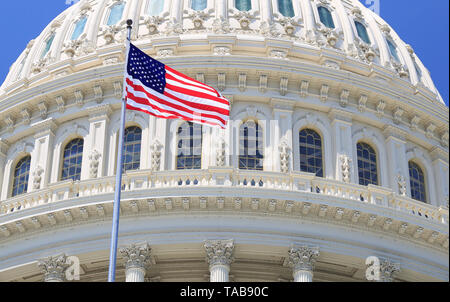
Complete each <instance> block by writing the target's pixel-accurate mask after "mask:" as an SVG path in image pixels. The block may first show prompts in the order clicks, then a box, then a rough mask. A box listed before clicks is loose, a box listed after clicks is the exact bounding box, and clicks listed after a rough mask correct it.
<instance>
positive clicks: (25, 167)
mask: <svg viewBox="0 0 450 302" xmlns="http://www.w3.org/2000/svg"><path fill="white" fill-rule="evenodd" d="M30 163H31V156H29V155H28V156H25V157H24V158H22V159H21V160H19V162H18V163H17V165H16V167H15V169H14V181H13V188H12V194H11V195H12V197H14V196H17V195H20V194H24V193H26V192H27V190H28V179H29V176H30Z"/></svg>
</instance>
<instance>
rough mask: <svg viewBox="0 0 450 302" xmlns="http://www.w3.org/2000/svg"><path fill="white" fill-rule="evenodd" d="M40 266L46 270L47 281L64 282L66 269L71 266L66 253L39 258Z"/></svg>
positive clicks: (45, 277)
mask: <svg viewBox="0 0 450 302" xmlns="http://www.w3.org/2000/svg"><path fill="white" fill-rule="evenodd" d="M38 266H39V267H40V268H41V269H42V270H43V271H44V280H45V282H62V281H64V279H65V271H66V269H67V268H68V267H69V266H70V265H69V264H68V263H67V256H66V255H65V254H62V255H59V256H55V257H48V258H45V259H42V260H39V262H38Z"/></svg>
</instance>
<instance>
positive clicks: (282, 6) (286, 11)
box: [277, 0, 295, 18]
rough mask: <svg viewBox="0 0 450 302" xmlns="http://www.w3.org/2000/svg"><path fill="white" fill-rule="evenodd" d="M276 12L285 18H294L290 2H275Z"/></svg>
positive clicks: (287, 0) (283, 0)
mask: <svg viewBox="0 0 450 302" xmlns="http://www.w3.org/2000/svg"><path fill="white" fill-rule="evenodd" d="M277 1H278V11H279V12H280V13H281V14H282V15H283V16H285V17H291V18H292V17H294V15H295V14H294V7H293V6H292V0H277Z"/></svg>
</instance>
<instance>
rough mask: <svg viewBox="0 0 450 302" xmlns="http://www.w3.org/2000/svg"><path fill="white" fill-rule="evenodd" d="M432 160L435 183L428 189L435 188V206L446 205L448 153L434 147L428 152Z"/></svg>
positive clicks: (447, 195) (447, 194) (447, 199)
mask: <svg viewBox="0 0 450 302" xmlns="http://www.w3.org/2000/svg"><path fill="white" fill-rule="evenodd" d="M430 155H431V158H432V160H433V174H434V179H435V183H436V185H435V186H434V187H431V186H430V188H429V190H433V189H435V190H436V194H435V196H436V203H437V204H436V206H447V207H448V202H449V186H448V182H449V167H448V153H447V152H446V151H445V150H443V149H442V148H441V147H435V148H434V149H433V150H431V152H430Z"/></svg>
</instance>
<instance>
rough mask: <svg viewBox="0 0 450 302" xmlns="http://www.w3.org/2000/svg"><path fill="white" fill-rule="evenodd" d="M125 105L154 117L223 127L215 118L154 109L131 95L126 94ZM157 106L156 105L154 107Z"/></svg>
mask: <svg viewBox="0 0 450 302" xmlns="http://www.w3.org/2000/svg"><path fill="white" fill-rule="evenodd" d="M127 107H131V108H136V109H135V110H139V111H142V112H145V113H147V114H151V115H153V116H156V117H160V118H165V119H175V118H181V119H183V120H185V121H191V122H197V123H206V124H208V125H211V126H221V127H225V124H224V123H221V122H219V121H218V120H217V119H212V120H210V119H206V118H204V116H203V115H202V116H201V117H200V116H199V115H182V114H179V113H177V112H169V111H167V112H166V111H165V110H161V111H160V110H159V109H154V108H153V107H152V106H150V105H148V104H140V103H138V102H135V101H134V100H133V99H132V96H131V95H130V94H128V100H127ZM156 108H157V107H156Z"/></svg>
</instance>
